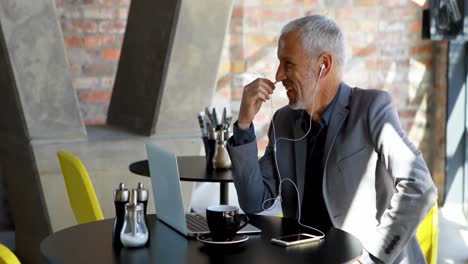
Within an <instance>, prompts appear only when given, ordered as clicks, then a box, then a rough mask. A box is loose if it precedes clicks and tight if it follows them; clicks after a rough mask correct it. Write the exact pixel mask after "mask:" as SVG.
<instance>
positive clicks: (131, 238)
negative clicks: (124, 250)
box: [120, 189, 149, 247]
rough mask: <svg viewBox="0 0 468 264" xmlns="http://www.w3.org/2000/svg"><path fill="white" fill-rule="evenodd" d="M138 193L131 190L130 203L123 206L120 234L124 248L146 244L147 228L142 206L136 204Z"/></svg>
mask: <svg viewBox="0 0 468 264" xmlns="http://www.w3.org/2000/svg"><path fill="white" fill-rule="evenodd" d="M137 198H138V191H137V190H136V189H133V190H132V193H131V197H130V202H129V203H128V204H127V205H126V206H125V218H124V223H123V226H122V231H121V232H120V240H121V241H122V244H123V246H124V247H141V246H144V245H145V244H146V242H148V237H149V235H148V227H147V225H146V221H145V216H144V206H143V204H142V203H138V202H137Z"/></svg>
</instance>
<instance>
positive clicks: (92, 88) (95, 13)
mask: <svg viewBox="0 0 468 264" xmlns="http://www.w3.org/2000/svg"><path fill="white" fill-rule="evenodd" d="M129 4H130V0H56V5H57V14H58V16H59V19H60V24H61V26H62V31H63V35H64V36H63V37H64V42H65V47H66V51H67V53H68V59H69V63H70V70H71V74H72V80H73V87H74V88H75V89H76V91H77V94H78V97H79V102H80V109H81V113H82V116H83V119H84V121H85V123H86V124H88V125H91V124H104V123H105V120H106V115H107V108H108V105H109V100H110V97H111V93H112V87H113V84H114V78H115V73H116V70H117V62H118V59H119V56H120V47H121V45H122V39H123V33H124V31H125V25H126V20H127V13H128V7H129Z"/></svg>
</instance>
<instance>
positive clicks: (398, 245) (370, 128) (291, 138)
mask: <svg viewBox="0 0 468 264" xmlns="http://www.w3.org/2000/svg"><path fill="white" fill-rule="evenodd" d="M278 59H279V66H278V70H277V72H276V82H282V83H283V85H284V87H285V88H286V90H287V96H288V98H289V106H285V107H283V108H281V109H279V110H278V111H276V113H275V115H274V116H273V120H272V122H271V124H270V129H269V132H268V136H269V144H268V146H267V148H266V150H265V154H264V156H263V157H262V158H261V159H260V160H258V156H257V155H258V151H257V145H256V142H255V132H254V128H253V124H252V120H253V119H254V117H255V115H256V114H257V113H258V111H259V110H260V107H261V105H262V103H264V102H266V101H267V100H269V99H270V96H271V94H272V93H273V90H274V89H275V84H276V82H273V81H271V80H268V79H265V78H259V79H256V80H255V81H253V82H252V83H250V84H248V85H247V86H245V87H244V92H243V95H242V102H241V106H240V112H239V118H238V120H237V122H236V123H235V125H234V134H233V136H232V137H231V138H230V140H229V143H228V148H229V153H230V155H231V160H232V167H233V175H234V176H233V177H234V184H235V186H236V189H237V193H238V198H239V203H240V206H241V207H242V209H243V210H244V211H245V212H247V213H258V212H261V211H263V210H265V209H267V208H268V207H269V206H271V205H272V204H273V203H274V201H275V200H276V199H277V198H281V199H280V201H281V206H282V210H283V214H284V216H285V217H292V218H297V219H298V221H299V223H300V224H301V225H304V226H306V227H315V228H319V229H321V230H323V231H324V232H326V231H327V230H328V229H329V228H330V227H332V226H333V227H335V228H339V229H342V230H345V231H347V232H349V233H351V234H353V235H355V236H356V237H357V238H359V240H360V241H361V242H362V244H363V246H364V252H363V254H362V256H361V257H359V258H358V259H356V260H355V262H356V263H411V264H413V263H425V259H424V256H423V254H422V251H421V248H420V246H419V243H418V241H417V239H416V236H415V231H416V228H417V226H418V225H419V223H420V222H421V221H422V219H423V218H424V217H425V215H426V214H427V212H428V211H429V210H430V208H431V207H432V206H433V205H434V204H435V202H436V198H437V192H436V189H435V187H434V183H433V182H432V179H431V176H430V173H429V171H428V168H427V166H426V164H425V162H424V160H423V158H422V155H421V152H420V151H419V150H417V149H416V148H415V146H414V145H413V144H412V143H411V142H410V141H409V140H408V138H407V136H406V135H405V132H404V131H403V130H402V128H401V125H400V121H399V119H398V114H397V111H396V108H395V105H394V104H393V103H392V99H391V97H390V95H389V94H388V93H387V92H385V91H381V90H366V89H360V88H351V87H349V86H348V85H347V84H345V83H344V82H342V74H343V68H344V62H345V56H344V37H343V34H342V32H341V30H340V29H339V27H338V26H337V25H336V23H335V22H334V21H332V20H331V19H329V18H327V17H324V16H320V15H313V16H307V17H303V18H299V19H297V20H294V21H292V22H290V23H288V24H287V25H286V26H285V27H284V28H283V30H282V32H281V36H280V38H279V42H278Z"/></svg>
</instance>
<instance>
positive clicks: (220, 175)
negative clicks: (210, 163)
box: [129, 156, 233, 182]
mask: <svg viewBox="0 0 468 264" xmlns="http://www.w3.org/2000/svg"><path fill="white" fill-rule="evenodd" d="M177 165H178V166H179V176H180V179H181V180H183V181H202V182H232V181H233V180H232V171H231V170H229V169H228V170H214V171H211V172H209V171H207V169H206V161H205V156H182V157H177ZM129 170H130V171H131V172H133V173H135V174H138V175H142V176H147V177H149V166H148V160H141V161H137V162H134V163H132V164H130V166H129Z"/></svg>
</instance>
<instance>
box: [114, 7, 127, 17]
mask: <svg viewBox="0 0 468 264" xmlns="http://www.w3.org/2000/svg"><path fill="white" fill-rule="evenodd" d="M127 17H128V8H127V7H122V8H119V11H118V14H117V18H119V19H127Z"/></svg>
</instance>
